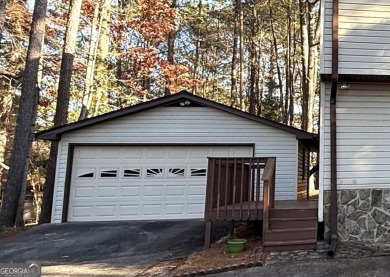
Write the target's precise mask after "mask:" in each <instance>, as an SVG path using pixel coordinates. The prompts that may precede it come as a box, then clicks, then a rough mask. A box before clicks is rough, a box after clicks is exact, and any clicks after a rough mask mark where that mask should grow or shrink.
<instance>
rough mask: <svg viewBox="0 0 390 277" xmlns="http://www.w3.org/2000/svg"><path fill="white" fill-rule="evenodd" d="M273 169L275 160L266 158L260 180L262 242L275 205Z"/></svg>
mask: <svg viewBox="0 0 390 277" xmlns="http://www.w3.org/2000/svg"><path fill="white" fill-rule="evenodd" d="M275 168H276V158H268V159H267V161H266V163H265V167H264V173H263V177H262V178H261V179H262V180H263V242H264V239H265V233H266V232H267V231H268V230H269V217H270V209H272V208H273V207H274V203H275Z"/></svg>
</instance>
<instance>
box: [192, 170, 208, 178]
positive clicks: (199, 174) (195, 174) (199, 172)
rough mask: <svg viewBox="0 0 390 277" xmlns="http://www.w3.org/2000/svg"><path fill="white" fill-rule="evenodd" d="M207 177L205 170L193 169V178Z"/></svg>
mask: <svg viewBox="0 0 390 277" xmlns="http://www.w3.org/2000/svg"><path fill="white" fill-rule="evenodd" d="M204 176H206V169H205V168H191V177H204Z"/></svg>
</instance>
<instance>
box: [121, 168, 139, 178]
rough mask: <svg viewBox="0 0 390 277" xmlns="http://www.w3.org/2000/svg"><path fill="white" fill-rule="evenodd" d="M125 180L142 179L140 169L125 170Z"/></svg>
mask: <svg viewBox="0 0 390 277" xmlns="http://www.w3.org/2000/svg"><path fill="white" fill-rule="evenodd" d="M123 177H124V178H140V177H141V169H140V168H131V169H125V170H123Z"/></svg>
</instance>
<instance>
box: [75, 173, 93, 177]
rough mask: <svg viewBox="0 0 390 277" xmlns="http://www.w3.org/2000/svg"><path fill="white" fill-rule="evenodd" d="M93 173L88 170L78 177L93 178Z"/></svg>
mask: <svg viewBox="0 0 390 277" xmlns="http://www.w3.org/2000/svg"><path fill="white" fill-rule="evenodd" d="M93 175H94V174H93V172H88V173H84V174H81V175H79V176H78V177H79V178H93Z"/></svg>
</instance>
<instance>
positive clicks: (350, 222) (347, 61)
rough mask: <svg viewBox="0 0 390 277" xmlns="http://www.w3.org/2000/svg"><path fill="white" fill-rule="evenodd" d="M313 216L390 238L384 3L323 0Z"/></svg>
mask: <svg viewBox="0 0 390 277" xmlns="http://www.w3.org/2000/svg"><path fill="white" fill-rule="evenodd" d="M321 14H322V26H323V38H322V46H321V48H322V49H321V104H320V106H321V115H320V118H321V122H320V125H321V129H320V173H319V176H320V178H319V187H320V197H319V201H320V203H319V209H320V212H319V216H320V218H319V220H320V221H322V220H323V221H324V223H325V232H326V237H328V238H329V237H330V236H331V238H332V241H333V242H332V243H333V245H336V242H337V240H341V241H369V242H390V170H389V169H390V152H389V151H390V84H389V81H390V64H389V62H390V48H389V42H390V16H389V14H390V3H389V1H388V0H378V1H372V2H370V1H365V0H323V1H322V8H321Z"/></svg>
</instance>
